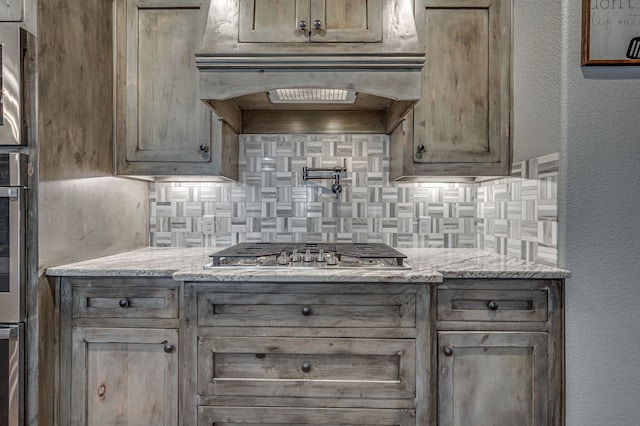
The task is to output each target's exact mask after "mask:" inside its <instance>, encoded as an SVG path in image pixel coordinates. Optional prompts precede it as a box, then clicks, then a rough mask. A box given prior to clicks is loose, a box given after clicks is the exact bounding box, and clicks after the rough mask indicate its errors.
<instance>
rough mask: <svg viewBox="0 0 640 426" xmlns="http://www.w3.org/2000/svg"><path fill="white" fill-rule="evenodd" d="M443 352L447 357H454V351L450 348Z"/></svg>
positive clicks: (446, 347) (447, 347)
mask: <svg viewBox="0 0 640 426" xmlns="http://www.w3.org/2000/svg"><path fill="white" fill-rule="evenodd" d="M442 352H444V354H445V355H446V356H451V355H453V349H452V348H451V347H449V346H445V347H444V349H443V350H442Z"/></svg>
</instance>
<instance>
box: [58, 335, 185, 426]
mask: <svg viewBox="0 0 640 426" xmlns="http://www.w3.org/2000/svg"><path fill="white" fill-rule="evenodd" d="M72 341H73V343H72V345H73V346H72V352H71V371H72V380H71V395H73V396H74V397H73V398H72V406H71V419H70V420H71V424H78V425H84V424H86V425H92V424H100V425H140V426H142V425H149V426H151V425H166V426H169V425H172V426H173V425H177V424H178V410H177V408H178V406H177V404H176V399H177V395H178V354H177V347H176V345H177V342H178V331H177V330H156V329H136V328H130V329H127V328H90V327H78V328H74V329H73V331H72Z"/></svg>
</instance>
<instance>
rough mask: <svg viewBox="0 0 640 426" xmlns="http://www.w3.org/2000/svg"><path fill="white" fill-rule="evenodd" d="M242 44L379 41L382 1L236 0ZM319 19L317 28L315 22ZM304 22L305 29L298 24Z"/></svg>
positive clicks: (380, 39) (239, 38)
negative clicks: (318, 27) (319, 25)
mask: <svg viewBox="0 0 640 426" xmlns="http://www.w3.org/2000/svg"><path fill="white" fill-rule="evenodd" d="M239 3H240V4H239V6H240V7H239V11H240V12H239V37H238V40H239V41H240V42H241V43H307V42H309V41H312V42H315V43H329V42H333V43H371V42H381V41H382V0H350V1H348V2H346V1H344V0H239ZM316 20H319V21H320V22H321V27H320V29H316V28H314V25H313V23H314V21H316ZM302 21H304V22H305V23H306V28H305V29H304V30H302V29H300V27H299V26H298V24H299V23H300V22H302Z"/></svg>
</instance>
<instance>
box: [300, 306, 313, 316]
mask: <svg viewBox="0 0 640 426" xmlns="http://www.w3.org/2000/svg"><path fill="white" fill-rule="evenodd" d="M302 315H304V316H305V317H308V316H309V315H311V308H310V307H308V306H305V307H304V308H302Z"/></svg>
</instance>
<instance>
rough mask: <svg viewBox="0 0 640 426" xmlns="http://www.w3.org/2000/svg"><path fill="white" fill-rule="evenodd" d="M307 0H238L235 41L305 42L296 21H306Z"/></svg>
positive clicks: (305, 35)
mask: <svg viewBox="0 0 640 426" xmlns="http://www.w3.org/2000/svg"><path fill="white" fill-rule="evenodd" d="M309 6H310V3H309V0H240V16H239V21H240V22H239V41H240V42H242V43H285V42H289V43H291V42H294V43H295V42H300V43H306V42H307V41H308V33H307V32H306V31H300V29H299V27H298V22H300V21H305V22H307V24H308V27H307V29H309V28H311V24H310V23H309Z"/></svg>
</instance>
